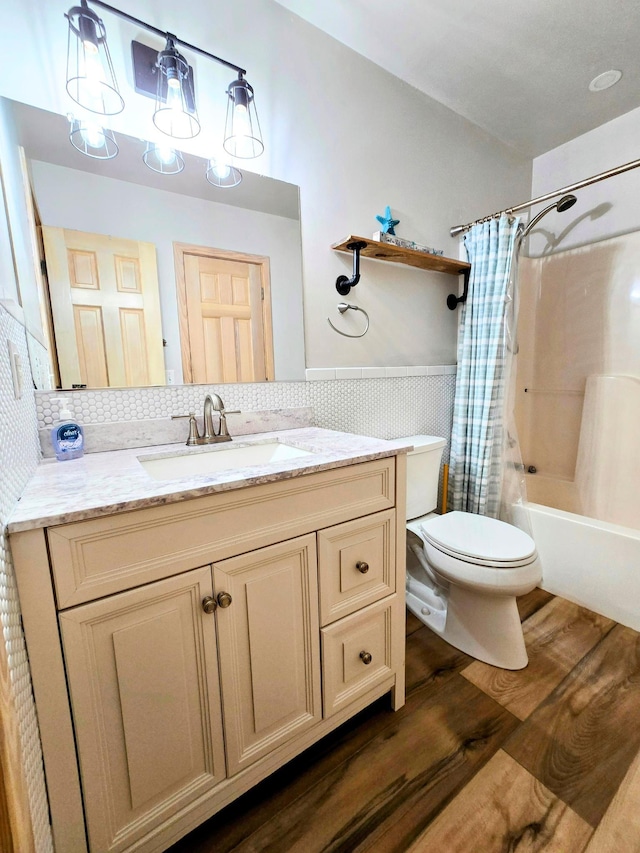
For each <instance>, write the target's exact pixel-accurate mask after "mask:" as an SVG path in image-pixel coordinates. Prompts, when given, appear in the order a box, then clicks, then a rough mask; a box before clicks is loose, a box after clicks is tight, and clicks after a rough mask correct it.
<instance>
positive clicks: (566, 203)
mask: <svg viewBox="0 0 640 853" xmlns="http://www.w3.org/2000/svg"><path fill="white" fill-rule="evenodd" d="M577 201H578V199H577V198H576V197H575V196H574V195H563V196H562V198H561V199H560V201H559V202H558V203H557V204H556V208H557V210H558V213H564V212H565V210H569V208H570V207H573V205H574V204H575V203H576V202H577Z"/></svg>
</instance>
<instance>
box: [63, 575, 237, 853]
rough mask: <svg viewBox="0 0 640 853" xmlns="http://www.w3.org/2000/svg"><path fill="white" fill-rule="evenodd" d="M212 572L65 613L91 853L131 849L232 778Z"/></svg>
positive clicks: (182, 577)
mask: <svg viewBox="0 0 640 853" xmlns="http://www.w3.org/2000/svg"><path fill="white" fill-rule="evenodd" d="M207 595H212V586H211V569H210V567H207V568H202V569H195V570H193V571H190V572H186V573H185V574H182V575H177V576H176V577H173V578H169V579H168V580H164V581H159V582H157V583H153V584H149V585H147V586H145V587H141V588H140V589H136V590H133V591H131V592H123V593H120V594H119V595H114V596H111V597H108V598H104V599H101V600H99V601H95V602H92V603H91V604H84V605H82V606H80V607H77V608H75V609H72V610H68V611H65V612H63V613H61V614H60V627H61V631H62V638H63V645H64V654H65V658H66V662H67V673H68V681H69V692H70V695H71V704H72V709H73V719H74V725H75V731H76V739H77V744H78V754H79V759H80V772H81V777H82V788H83V794H84V804H85V811H86V818H87V827H88V833H89V841H90V848H91V851H92V853H97V852H98V851H122V850H126V849H129V846H130V845H132V844H133V843H134V842H136V841H137V840H138V839H140V838H141V837H142V836H144V835H145V834H146V833H148V832H149V831H151V830H153V829H154V828H156V827H158V826H160V825H161V824H163V823H165V822H166V821H167V820H168V819H169V818H171V816H172V815H175V814H176V813H177V812H178V811H180V809H183V808H184V807H185V806H187V805H189V804H190V803H192V802H194V801H195V800H196V799H197V798H199V797H201V796H202V795H203V794H205V793H206V792H207V791H209V790H210V789H211V788H213V787H214V786H215V785H216V784H217V783H218V782H220V781H221V780H222V779H223V778H224V776H225V772H224V751H223V741H222V722H221V709H220V695H219V681H218V666H217V657H216V642H215V617H214V616H213V615H207V614H205V613H204V611H203V609H202V599H203V598H204V597H205V596H207Z"/></svg>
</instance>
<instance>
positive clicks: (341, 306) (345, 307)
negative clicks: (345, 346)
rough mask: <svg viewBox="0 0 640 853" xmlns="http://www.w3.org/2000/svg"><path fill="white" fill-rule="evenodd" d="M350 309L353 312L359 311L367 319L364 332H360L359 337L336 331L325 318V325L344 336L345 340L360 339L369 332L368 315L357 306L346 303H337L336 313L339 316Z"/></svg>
mask: <svg viewBox="0 0 640 853" xmlns="http://www.w3.org/2000/svg"><path fill="white" fill-rule="evenodd" d="M349 308H351V309H352V310H353V311H361V312H362V313H363V314H364V316H365V317H366V318H367V325H366V327H365V330H364V332H361V333H360V334H359V335H350V334H349V333H348V332H341V331H340V329H337V328H336V327H335V326H334V325H333V323H332V322H331V320H330V319H329V318H328V317H327V323H328V324H329V325H330V326H331V328H332V329H333V331H334V332H337V333H338V334H339V335H344V337H345V338H362V337H364V335H366V334H367V332H368V331H369V315H368V314H367V312H366V311H365V310H364V308H360V307H358V306H357V305H349V304H348V303H347V302H339V303H338V311H339V312H340V313H341V314H344V312H345V311H348V310H349Z"/></svg>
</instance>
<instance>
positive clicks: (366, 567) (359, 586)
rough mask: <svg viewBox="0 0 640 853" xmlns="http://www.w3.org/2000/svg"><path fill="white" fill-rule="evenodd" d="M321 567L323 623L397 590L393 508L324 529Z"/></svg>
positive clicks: (345, 614)
mask: <svg viewBox="0 0 640 853" xmlns="http://www.w3.org/2000/svg"><path fill="white" fill-rule="evenodd" d="M318 566H319V578H320V624H321V625H328V624H330V623H331V622H335V621H336V620H337V619H340V618H342V617H343V616H347V615H348V614H349V613H355V611H356V610H360V609H361V608H362V607H365V606H366V605H367V604H373V602H374V601H379V600H380V599H381V598H385V596H387V595H390V594H391V593H393V592H395V590H396V577H395V575H396V573H395V512H394V510H388V511H386V512H378V513H376V514H375V515H369V516H366V517H365V518H358V519H356V520H355V521H348V522H346V523H345V524H338V525H336V526H335V527H329V528H327V529H326V530H321V531H320V532H319V533H318Z"/></svg>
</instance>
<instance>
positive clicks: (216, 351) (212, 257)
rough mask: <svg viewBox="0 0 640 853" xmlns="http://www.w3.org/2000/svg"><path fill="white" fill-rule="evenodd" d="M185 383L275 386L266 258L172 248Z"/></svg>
mask: <svg viewBox="0 0 640 853" xmlns="http://www.w3.org/2000/svg"><path fill="white" fill-rule="evenodd" d="M174 254H175V263H176V281H177V291H178V310H179V314H180V346H181V351H182V370H183V374H184V378H185V381H186V382H197V383H206V384H210V383H219V382H264V381H273V379H274V378H275V376H274V365H273V333H272V324H271V288H270V276H269V258H268V257H265V256H261V255H250V254H245V253H240V252H228V251H224V250H221V249H215V248H207V247H204V246H190V245H185V244H183V243H174Z"/></svg>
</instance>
